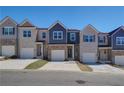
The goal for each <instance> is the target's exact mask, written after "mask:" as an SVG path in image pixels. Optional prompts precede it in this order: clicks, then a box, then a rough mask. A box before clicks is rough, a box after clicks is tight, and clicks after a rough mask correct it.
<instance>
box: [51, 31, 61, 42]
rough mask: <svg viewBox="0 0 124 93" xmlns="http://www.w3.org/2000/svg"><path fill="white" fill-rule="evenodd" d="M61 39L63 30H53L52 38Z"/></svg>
mask: <svg viewBox="0 0 124 93" xmlns="http://www.w3.org/2000/svg"><path fill="white" fill-rule="evenodd" d="M62 39H63V31H54V32H53V40H62Z"/></svg>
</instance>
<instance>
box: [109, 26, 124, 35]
mask: <svg viewBox="0 0 124 93" xmlns="http://www.w3.org/2000/svg"><path fill="white" fill-rule="evenodd" d="M120 29H123V30H124V26H120V28H119V29H118V30H116V31H115V32H114V33H112V34H111V35H110V36H113V35H114V34H116V33H117V32H118V31H119V30H120Z"/></svg>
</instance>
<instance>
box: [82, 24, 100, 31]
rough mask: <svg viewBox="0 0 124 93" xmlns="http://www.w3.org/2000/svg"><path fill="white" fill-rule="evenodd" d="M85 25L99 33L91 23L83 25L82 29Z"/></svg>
mask: <svg viewBox="0 0 124 93" xmlns="http://www.w3.org/2000/svg"><path fill="white" fill-rule="evenodd" d="M86 27H91V28H92V29H93V30H95V31H96V32H97V33H99V31H98V30H97V29H96V28H95V27H94V26H93V25H91V24H88V25H87V26H85V27H84V28H83V29H82V31H84V29H85V28H86Z"/></svg>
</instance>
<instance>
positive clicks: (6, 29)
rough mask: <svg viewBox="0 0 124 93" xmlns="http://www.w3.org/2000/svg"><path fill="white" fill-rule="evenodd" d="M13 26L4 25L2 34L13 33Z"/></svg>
mask: <svg viewBox="0 0 124 93" xmlns="http://www.w3.org/2000/svg"><path fill="white" fill-rule="evenodd" d="M14 34H15V32H14V28H13V27H4V28H3V35H14Z"/></svg>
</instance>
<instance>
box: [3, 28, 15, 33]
mask: <svg viewBox="0 0 124 93" xmlns="http://www.w3.org/2000/svg"><path fill="white" fill-rule="evenodd" d="M4 28H7V29H9V28H14V27H12V26H5V27H4ZM4 35H13V34H10V33H9V30H8V34H5V31H4Z"/></svg>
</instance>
